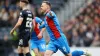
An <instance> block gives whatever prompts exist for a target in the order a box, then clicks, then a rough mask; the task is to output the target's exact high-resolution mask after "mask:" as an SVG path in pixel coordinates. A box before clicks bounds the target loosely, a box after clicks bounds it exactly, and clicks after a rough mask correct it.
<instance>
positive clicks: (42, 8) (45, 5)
mask: <svg viewBox="0 0 100 56" xmlns="http://www.w3.org/2000/svg"><path fill="white" fill-rule="evenodd" d="M47 7H48V5H47V4H46V3H42V5H41V13H45V12H46V11H47V9H48V8H47Z"/></svg>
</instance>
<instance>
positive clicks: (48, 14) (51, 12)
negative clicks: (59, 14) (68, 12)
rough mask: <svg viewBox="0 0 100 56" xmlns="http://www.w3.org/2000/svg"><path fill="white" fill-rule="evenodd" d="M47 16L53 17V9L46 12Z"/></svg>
mask: <svg viewBox="0 0 100 56" xmlns="http://www.w3.org/2000/svg"><path fill="white" fill-rule="evenodd" d="M50 14H51V15H50ZM47 16H48V17H49V18H53V17H54V16H55V13H54V12H53V11H50V12H48V13H47Z"/></svg>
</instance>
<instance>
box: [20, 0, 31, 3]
mask: <svg viewBox="0 0 100 56" xmlns="http://www.w3.org/2000/svg"><path fill="white" fill-rule="evenodd" d="M20 1H21V2H24V3H25V4H28V3H29V1H28V0H20Z"/></svg>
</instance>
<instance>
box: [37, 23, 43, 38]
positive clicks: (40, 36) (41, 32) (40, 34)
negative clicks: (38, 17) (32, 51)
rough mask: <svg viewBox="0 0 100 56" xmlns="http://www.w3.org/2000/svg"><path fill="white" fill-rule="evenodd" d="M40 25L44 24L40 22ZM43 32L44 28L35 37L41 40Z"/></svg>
mask: <svg viewBox="0 0 100 56" xmlns="http://www.w3.org/2000/svg"><path fill="white" fill-rule="evenodd" d="M41 24H44V22H42V23H41ZM44 31H45V27H43V28H42V29H41V31H40V33H39V34H38V36H37V37H38V38H39V39H41V38H42V36H43V33H44Z"/></svg>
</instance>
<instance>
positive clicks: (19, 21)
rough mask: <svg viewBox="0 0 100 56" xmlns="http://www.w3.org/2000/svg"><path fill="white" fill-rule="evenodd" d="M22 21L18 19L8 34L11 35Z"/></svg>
mask: <svg viewBox="0 0 100 56" xmlns="http://www.w3.org/2000/svg"><path fill="white" fill-rule="evenodd" d="M22 21H23V18H22V17H20V18H19V19H18V22H17V23H16V25H15V26H14V28H13V29H12V30H11V32H10V34H11V35H12V34H13V32H14V30H16V29H17V28H18V27H19V26H20V25H21V24H22Z"/></svg>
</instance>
